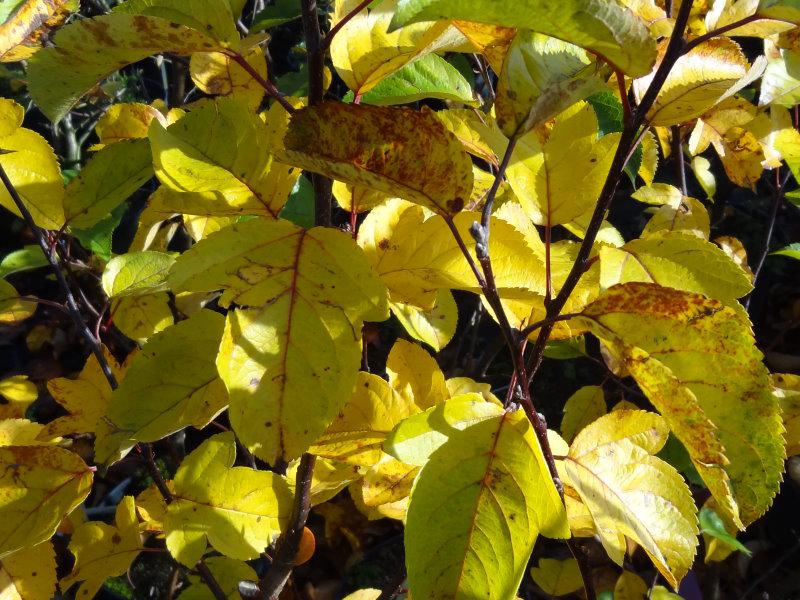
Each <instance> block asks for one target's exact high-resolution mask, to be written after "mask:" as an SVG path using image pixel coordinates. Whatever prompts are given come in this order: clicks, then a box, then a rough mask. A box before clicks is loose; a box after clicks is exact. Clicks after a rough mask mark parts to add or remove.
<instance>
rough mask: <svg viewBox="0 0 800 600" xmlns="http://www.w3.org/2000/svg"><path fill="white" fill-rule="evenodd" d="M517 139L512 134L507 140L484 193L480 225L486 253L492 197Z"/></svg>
mask: <svg viewBox="0 0 800 600" xmlns="http://www.w3.org/2000/svg"><path fill="white" fill-rule="evenodd" d="M517 139H518V138H517V137H516V136H514V137H512V138H511V139H510V140H508V145H507V146H506V152H505V154H504V155H503V160H502V161H501V162H500V167H499V168H498V169H497V173H495V176H494V181H493V182H492V187H491V188H489V191H488V193H487V194H486V202H485V203H484V205H483V212H481V226H482V227H483V230H484V238H485V242H484V243H485V244H486V252H487V254H488V252H489V225H490V224H491V217H492V208H493V207H494V199H495V197H496V196H497V191H498V190H499V189H500V184H501V183H503V177H505V174H506V169H507V168H508V164H509V163H510V162H511V155H512V154H514V148H515V147H516V145H517Z"/></svg>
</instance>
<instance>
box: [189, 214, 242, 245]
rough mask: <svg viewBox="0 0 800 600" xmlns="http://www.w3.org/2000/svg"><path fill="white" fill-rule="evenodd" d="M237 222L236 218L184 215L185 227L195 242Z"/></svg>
mask: <svg viewBox="0 0 800 600" xmlns="http://www.w3.org/2000/svg"><path fill="white" fill-rule="evenodd" d="M235 222H236V218H235V217H207V216H198V215H183V226H184V227H186V231H187V233H188V234H189V235H190V236H191V237H192V239H193V240H194V241H195V242H199V241H200V240H202V239H203V238H207V237H208V236H209V235H211V234H212V233H214V232H215V231H219V230H220V229H224V228H225V227H227V226H228V225H231V224H233V223H235Z"/></svg>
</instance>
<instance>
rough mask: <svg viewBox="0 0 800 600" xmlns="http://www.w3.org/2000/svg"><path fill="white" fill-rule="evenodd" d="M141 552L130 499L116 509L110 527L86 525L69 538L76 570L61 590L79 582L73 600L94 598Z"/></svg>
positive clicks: (81, 526) (65, 579)
mask: <svg viewBox="0 0 800 600" xmlns="http://www.w3.org/2000/svg"><path fill="white" fill-rule="evenodd" d="M143 549H144V546H143V544H142V541H141V538H140V536H139V521H138V520H137V519H136V506H135V504H134V501H133V496H125V497H124V498H123V499H122V501H121V502H120V503H119V504H118V505H117V511H116V515H115V518H114V525H113V526H112V525H108V524H106V523H101V522H98V521H88V522H86V523H82V524H81V525H79V526H78V528H77V529H76V530H75V533H73V534H72V539H70V542H69V551H70V552H72V554H73V555H74V556H75V566H74V567H73V569H72V572H71V573H70V574H69V575H67V576H66V577H64V578H63V579H62V580H61V586H62V588H63V589H64V590H67V589H69V588H70V587H71V586H72V585H73V584H75V583H76V582H78V581H82V582H83V583H82V584H81V585H80V587H78V589H77V590H76V592H75V597H76V598H87V599H90V598H94V597H95V595H96V594H97V592H99V591H100V588H101V587H102V586H103V582H104V581H105V580H106V579H107V578H109V577H113V576H115V575H122V574H123V573H125V572H126V571H127V570H128V568H129V567H130V566H131V563H132V562H133V560H134V559H135V558H136V557H137V556H138V555H139V553H140V552H141V551H142V550H143Z"/></svg>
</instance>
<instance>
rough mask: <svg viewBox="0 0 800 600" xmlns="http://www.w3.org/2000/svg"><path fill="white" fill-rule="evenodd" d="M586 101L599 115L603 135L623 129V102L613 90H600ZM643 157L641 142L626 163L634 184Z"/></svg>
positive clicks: (598, 120)
mask: <svg viewBox="0 0 800 600" xmlns="http://www.w3.org/2000/svg"><path fill="white" fill-rule="evenodd" d="M586 101H587V102H588V103H589V104H591V105H592V108H593V109H594V113H595V115H597V124H598V126H599V127H600V136H601V137H602V136H604V135H606V134H607V133H616V132H620V131H622V127H623V123H622V119H623V111H622V103H621V102H620V101H619V100H618V99H617V97H616V96H615V95H614V94H612V93H611V92H600V93H597V94H592V95H591V96H589V97H588V98H587V99H586ZM643 157H644V150H643V149H642V145H641V144H639V145H638V146H637V147H636V150H635V151H634V153H633V155H632V156H631V158H630V160H629V161H628V163H627V164H626V165H625V172H626V173H627V174H628V177H630V179H631V182H632V183H634V184H635V183H636V173H638V172H639V167H641V166H642V159H643Z"/></svg>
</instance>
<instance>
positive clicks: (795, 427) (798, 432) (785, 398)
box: [772, 373, 800, 456]
mask: <svg viewBox="0 0 800 600" xmlns="http://www.w3.org/2000/svg"><path fill="white" fill-rule="evenodd" d="M772 385H773V387H774V392H773V393H774V394H775V396H776V397H777V398H778V403H779V404H780V407H781V412H782V415H783V423H784V425H785V427H786V455H787V456H796V455H797V454H800V375H789V374H787V373H776V374H774V375H773V376H772Z"/></svg>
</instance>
